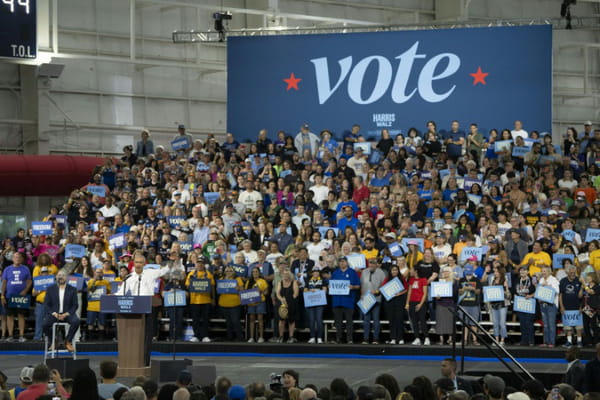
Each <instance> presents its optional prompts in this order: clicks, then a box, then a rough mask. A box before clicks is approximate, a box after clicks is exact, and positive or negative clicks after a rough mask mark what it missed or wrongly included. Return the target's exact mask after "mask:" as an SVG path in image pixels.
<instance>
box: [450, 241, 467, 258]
mask: <svg viewBox="0 0 600 400" xmlns="http://www.w3.org/2000/svg"><path fill="white" fill-rule="evenodd" d="M465 247H467V244H466V243H465V242H456V243H454V249H452V254H454V255H455V256H457V257H460V253H462V251H463V249H464V248H465Z"/></svg>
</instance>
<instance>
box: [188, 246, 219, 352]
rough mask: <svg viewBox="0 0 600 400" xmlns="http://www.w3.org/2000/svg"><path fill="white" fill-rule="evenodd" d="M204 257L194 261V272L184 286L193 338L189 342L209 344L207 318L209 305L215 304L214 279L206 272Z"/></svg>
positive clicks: (189, 275)
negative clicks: (187, 297)
mask: <svg viewBox="0 0 600 400" xmlns="http://www.w3.org/2000/svg"><path fill="white" fill-rule="evenodd" d="M207 261H208V260H206V257H204V256H200V257H198V259H197V260H196V263H195V267H194V270H193V271H191V272H190V273H189V274H188V276H187V278H186V280H185V286H186V287H187V289H188V292H189V293H190V311H191V314H192V328H193V329H194V337H193V338H192V339H190V341H191V342H198V341H200V339H202V342H203V343H209V342H210V337H209V336H208V316H209V313H210V307H211V305H214V304H215V278H214V277H213V274H211V273H210V272H209V271H207V270H206V263H207Z"/></svg>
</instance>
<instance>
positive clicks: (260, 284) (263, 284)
mask: <svg viewBox="0 0 600 400" xmlns="http://www.w3.org/2000/svg"><path fill="white" fill-rule="evenodd" d="M253 288H258V290H260V301H265V294H266V293H267V290H268V289H269V284H268V283H267V281H265V280H264V279H263V278H258V280H257V281H256V282H254V286H252V287H251V286H250V281H248V282H246V290H248V289H253ZM257 304H259V303H254V304H250V305H251V306H255V305H257Z"/></svg>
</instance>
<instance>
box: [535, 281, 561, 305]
mask: <svg viewBox="0 0 600 400" xmlns="http://www.w3.org/2000/svg"><path fill="white" fill-rule="evenodd" d="M535 298H536V299H538V300H539V301H543V302H544V303H552V304H554V299H555V298H556V290H554V289H552V288H551V287H550V286H542V285H538V287H537V288H536V290H535Z"/></svg>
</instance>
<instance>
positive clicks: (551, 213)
mask: <svg viewBox="0 0 600 400" xmlns="http://www.w3.org/2000/svg"><path fill="white" fill-rule="evenodd" d="M548 215H558V212H556V210H550V211H548Z"/></svg>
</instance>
